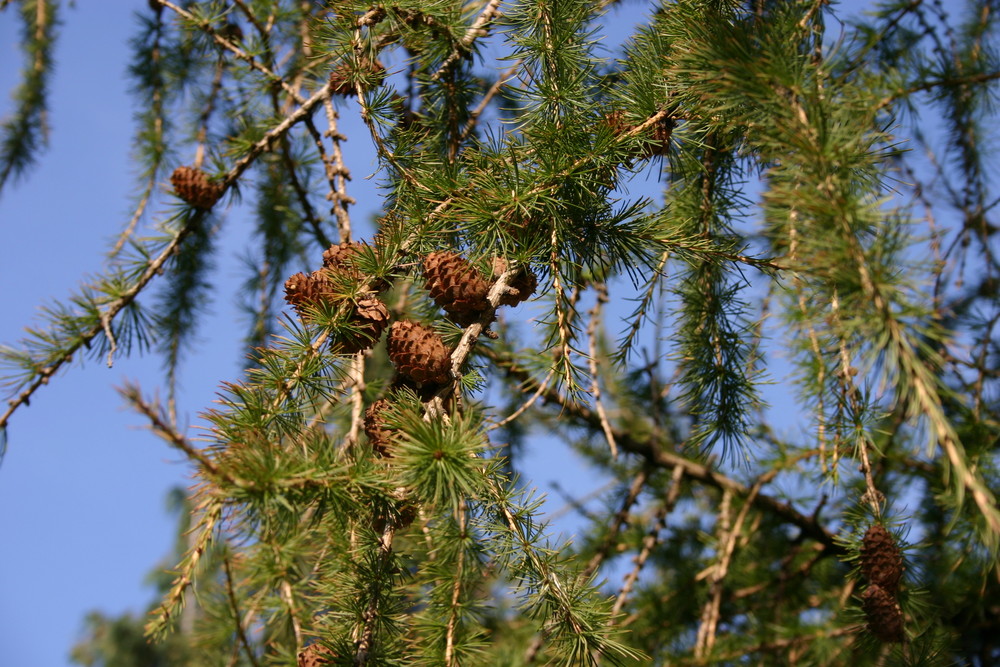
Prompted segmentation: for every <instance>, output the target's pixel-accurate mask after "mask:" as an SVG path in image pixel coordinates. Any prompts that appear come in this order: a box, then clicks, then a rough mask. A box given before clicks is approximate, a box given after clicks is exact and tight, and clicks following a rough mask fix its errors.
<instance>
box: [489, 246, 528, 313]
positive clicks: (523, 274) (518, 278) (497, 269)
mask: <svg viewBox="0 0 1000 667" xmlns="http://www.w3.org/2000/svg"><path fill="white" fill-rule="evenodd" d="M506 270H507V260H505V259H504V258H503V257H494V258H493V276H494V282H496V278H498V277H499V276H500V274H501V273H503V272H504V271H506ZM509 286H510V287H511V289H515V290H517V293H516V294H514V293H512V292H507V293H506V294H501V295H500V301H499V305H501V306H516V305H517V304H519V303H521V302H522V301H527V300H528V297H529V296H531V295H532V294H534V293H535V289H536V288H537V287H538V278H536V277H535V274H534V273H532V272H531V269H529V268H527V267H526V266H522V267H521V269H520V270H519V271H518V272H517V273H516V274H514V277H513V279H511V281H510V283H509Z"/></svg>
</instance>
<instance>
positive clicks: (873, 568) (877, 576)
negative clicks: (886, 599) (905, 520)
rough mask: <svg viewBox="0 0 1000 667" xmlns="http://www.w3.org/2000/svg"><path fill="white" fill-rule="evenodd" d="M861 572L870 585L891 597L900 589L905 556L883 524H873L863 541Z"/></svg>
mask: <svg viewBox="0 0 1000 667" xmlns="http://www.w3.org/2000/svg"><path fill="white" fill-rule="evenodd" d="M861 571H862V572H864V575H865V579H867V580H868V583H869V584H872V585H875V586H879V587H881V588H882V589H883V590H885V591H886V592H888V593H889V594H891V595H895V594H896V591H897V590H898V589H899V579H900V577H901V576H902V574H903V556H902V554H900V552H899V547H898V546H896V540H895V539H893V537H892V534H891V533H890V532H889V531H888V530H886V529H885V527H884V526H882V525H881V524H877V523H876V524H872V526H870V527H869V528H868V532H866V533H865V537H864V539H863V540H862V541H861Z"/></svg>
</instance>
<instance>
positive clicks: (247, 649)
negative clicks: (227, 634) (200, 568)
mask: <svg viewBox="0 0 1000 667" xmlns="http://www.w3.org/2000/svg"><path fill="white" fill-rule="evenodd" d="M222 569H223V570H224V571H225V574H226V598H227V599H228V601H229V610H230V611H231V612H232V614H233V621H234V622H235V623H236V636H237V637H238V638H239V640H240V644H242V645H243V652H244V653H246V656H247V660H249V661H250V664H251V665H253V666H254V667H259V663H258V662H257V656H256V655H254V652H253V648H252V647H251V646H250V640H249V639H248V638H247V634H246V631H245V630H244V629H243V623H242V622H241V621H240V608H239V604H238V603H237V601H236V591H235V590H234V588H233V572H232V570H231V569H230V567H229V556H228V555H226V556H223V557H222Z"/></svg>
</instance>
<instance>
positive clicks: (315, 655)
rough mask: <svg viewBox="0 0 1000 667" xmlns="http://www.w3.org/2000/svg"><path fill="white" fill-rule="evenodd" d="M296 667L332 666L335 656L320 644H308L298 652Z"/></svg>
mask: <svg viewBox="0 0 1000 667" xmlns="http://www.w3.org/2000/svg"><path fill="white" fill-rule="evenodd" d="M298 657H299V664H298V667H322V666H323V665H332V664H333V661H334V660H335V659H336V658H337V655H336V654H335V653H334V652H333V651H331V650H330V649H328V648H327V647H325V646H323V645H322V644H310V645H309V646H306V647H305V648H304V649H302V650H301V651H299V656H298Z"/></svg>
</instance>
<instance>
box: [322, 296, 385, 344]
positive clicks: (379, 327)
mask: <svg viewBox="0 0 1000 667" xmlns="http://www.w3.org/2000/svg"><path fill="white" fill-rule="evenodd" d="M387 326H389V309H388V308H386V307H385V304H384V303H382V302H381V301H379V300H378V299H376V298H375V297H369V298H364V299H358V300H357V302H355V304H354V310H353V311H352V312H351V314H350V327H349V328H346V327H345V329H344V330H342V331H339V332H338V333H337V336H336V338H335V339H334V340H332V341H331V346H332V347H334V348H335V349H336V351H337V352H340V353H342V354H354V353H355V352H360V351H361V350H367V349H369V348H371V347H374V345H375V343H377V342H378V340H379V338H381V337H382V332H383V331H385V328H386V327H387Z"/></svg>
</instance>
